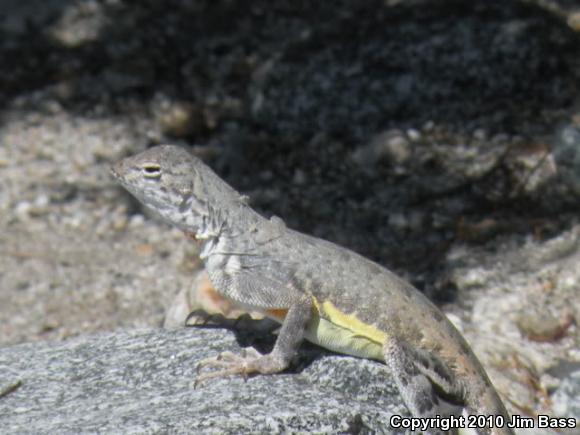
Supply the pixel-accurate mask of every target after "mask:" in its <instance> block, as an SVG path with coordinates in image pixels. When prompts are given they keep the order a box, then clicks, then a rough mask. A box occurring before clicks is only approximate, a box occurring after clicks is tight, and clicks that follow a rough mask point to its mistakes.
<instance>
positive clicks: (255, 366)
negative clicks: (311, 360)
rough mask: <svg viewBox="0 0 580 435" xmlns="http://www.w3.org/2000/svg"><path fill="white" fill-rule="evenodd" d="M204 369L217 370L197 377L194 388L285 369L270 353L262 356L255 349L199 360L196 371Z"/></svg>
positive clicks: (225, 353)
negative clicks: (215, 380)
mask: <svg viewBox="0 0 580 435" xmlns="http://www.w3.org/2000/svg"><path fill="white" fill-rule="evenodd" d="M204 368H212V369H217V370H215V371H212V372H209V373H202V374H200V375H198V376H197V379H196V380H195V382H194V387H196V386H198V385H199V384H200V383H201V382H204V381H207V380H209V379H216V378H222V377H224V376H232V375H241V376H243V377H244V379H247V378H248V375H249V374H252V373H261V374H271V373H277V372H280V371H282V370H284V369H285V368H286V367H285V366H284V365H283V364H281V361H279V359H278V358H276V357H275V356H274V355H273V354H272V353H270V354H267V355H262V354H261V353H259V352H258V351H257V350H256V349H254V348H249V349H243V351H242V354H241V355H237V354H235V353H232V352H223V353H221V354H219V355H218V356H217V357H213V358H206V359H204V360H201V361H200V362H199V363H198V365H197V371H198V372H199V371H200V370H202V369H204Z"/></svg>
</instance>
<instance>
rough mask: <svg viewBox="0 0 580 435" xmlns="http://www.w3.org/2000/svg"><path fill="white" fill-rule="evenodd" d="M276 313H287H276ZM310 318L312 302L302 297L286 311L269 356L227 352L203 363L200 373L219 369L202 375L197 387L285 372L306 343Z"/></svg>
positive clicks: (251, 352) (199, 377) (249, 351)
mask: <svg viewBox="0 0 580 435" xmlns="http://www.w3.org/2000/svg"><path fill="white" fill-rule="evenodd" d="M273 311H274V310H273ZM275 311H277V312H280V311H286V310H279V309H276V310H275ZM311 316H312V299H311V298H310V297H308V296H306V295H300V296H299V297H298V298H297V299H296V301H295V303H294V304H293V305H292V306H291V307H290V308H289V309H288V310H287V312H286V315H285V317H284V320H283V322H282V328H281V329H280V333H279V335H278V338H277V340H276V344H275V345H274V349H272V351H271V352H270V353H268V354H266V355H262V354H260V353H259V352H258V351H256V350H255V349H253V348H250V349H249V350H245V353H244V354H242V355H237V354H234V353H232V352H224V353H222V354H220V355H218V356H217V357H214V358H208V359H205V360H202V361H201V362H200V363H199V365H198V369H203V368H216V369H217V370H216V371H212V372H208V373H203V374H200V375H199V376H198V377H197V379H196V382H195V383H196V385H197V384H199V383H200V382H203V381H205V380H208V379H212V378H219V377H223V376H230V375H242V376H247V375H249V374H252V373H259V374H273V373H279V372H281V371H283V370H285V369H286V368H287V367H288V365H289V364H290V362H291V360H292V358H293V357H294V355H296V352H297V350H298V348H299V346H300V344H301V343H302V340H303V339H304V331H305V330H306V326H307V325H308V322H309V320H310V318H311Z"/></svg>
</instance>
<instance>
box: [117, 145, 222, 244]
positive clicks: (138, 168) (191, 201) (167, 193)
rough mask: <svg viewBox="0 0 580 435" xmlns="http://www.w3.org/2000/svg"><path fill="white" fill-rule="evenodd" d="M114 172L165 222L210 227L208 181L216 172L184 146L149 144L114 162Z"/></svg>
mask: <svg viewBox="0 0 580 435" xmlns="http://www.w3.org/2000/svg"><path fill="white" fill-rule="evenodd" d="M111 174H112V175H113V177H115V178H116V179H117V181H119V183H121V185H123V187H125V189H127V190H128V191H129V192H130V193H132V194H133V195H134V196H135V197H136V198H137V199H138V200H139V201H140V202H141V203H142V204H144V205H145V206H147V207H148V208H149V209H151V210H152V211H154V212H155V213H156V214H158V215H160V216H161V218H162V219H163V220H165V221H166V222H168V223H170V224H172V225H174V226H176V227H178V228H180V229H182V230H184V231H187V232H193V233H197V232H199V231H202V232H203V231H204V230H207V228H206V225H205V221H206V220H207V216H208V215H209V213H210V212H209V206H208V205H209V203H210V201H211V194H212V193H213V192H208V189H207V186H206V185H207V184H208V179H209V184H211V179H213V178H217V175H215V174H214V173H213V172H212V171H211V169H209V168H208V167H207V166H206V165H205V164H204V163H203V162H201V161H200V160H199V159H198V158H196V157H194V156H193V155H191V154H190V153H189V152H188V151H187V150H185V149H184V148H181V147H178V146H174V145H160V146H156V147H154V148H150V149H148V150H146V151H143V152H141V153H139V154H136V155H134V156H131V157H127V158H124V159H122V160H120V161H119V162H117V163H115V164H114V165H113V166H112V167H111ZM218 179H219V178H218ZM219 181H220V182H221V183H223V182H222V181H221V180H219ZM223 184H225V183H223ZM228 187H229V186H228ZM232 190H233V189H232Z"/></svg>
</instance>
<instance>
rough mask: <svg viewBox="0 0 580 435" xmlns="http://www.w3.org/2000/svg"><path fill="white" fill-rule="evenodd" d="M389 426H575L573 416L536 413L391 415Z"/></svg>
mask: <svg viewBox="0 0 580 435" xmlns="http://www.w3.org/2000/svg"><path fill="white" fill-rule="evenodd" d="M390 424H391V427H393V428H394V429H399V428H402V429H411V430H412V431H427V430H429V429H440V430H443V431H448V430H450V429H465V428H468V429H480V428H494V427H509V428H514V429H532V428H551V429H573V428H575V427H576V424H577V422H576V419H575V418H557V417H550V416H548V415H538V417H537V419H536V418H533V417H523V416H521V415H512V418H511V419H510V420H506V419H505V418H504V417H503V416H501V415H491V416H490V415H469V416H467V417H465V416H449V417H441V416H436V417H429V418H416V417H403V416H401V415H393V416H392V417H391V419H390Z"/></svg>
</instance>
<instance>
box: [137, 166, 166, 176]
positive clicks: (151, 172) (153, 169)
mask: <svg viewBox="0 0 580 435" xmlns="http://www.w3.org/2000/svg"><path fill="white" fill-rule="evenodd" d="M141 170H142V172H143V175H144V176H145V178H160V177H161V166H160V165H158V164H157V163H144V164H143V166H142V167H141Z"/></svg>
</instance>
